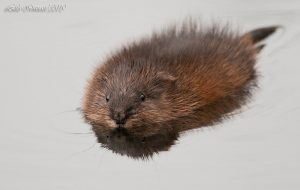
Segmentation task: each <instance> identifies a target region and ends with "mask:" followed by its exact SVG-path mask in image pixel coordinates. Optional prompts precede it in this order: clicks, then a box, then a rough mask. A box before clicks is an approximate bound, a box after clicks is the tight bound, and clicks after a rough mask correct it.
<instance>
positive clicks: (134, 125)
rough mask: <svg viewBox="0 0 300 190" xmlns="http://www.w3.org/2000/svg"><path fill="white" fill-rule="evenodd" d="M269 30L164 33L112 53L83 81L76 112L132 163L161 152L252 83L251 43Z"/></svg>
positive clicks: (238, 101) (236, 104)
mask: <svg viewBox="0 0 300 190" xmlns="http://www.w3.org/2000/svg"><path fill="white" fill-rule="evenodd" d="M275 29H276V27H267V28H261V29H257V30H254V31H251V32H248V33H246V34H243V35H240V34H238V33H235V32H231V31H230V30H229V29H228V27H219V26H212V27H209V28H207V29H202V28H199V27H198V26H197V24H195V23H193V24H184V25H182V26H180V27H179V28H178V27H175V26H174V27H170V28H169V29H168V30H165V31H163V32H160V33H154V34H153V35H152V36H151V37H149V38H144V39H142V40H140V41H137V42H133V43H131V44H129V45H127V46H125V47H123V48H121V49H120V50H118V51H117V52H115V53H114V54H113V55H111V56H110V57H109V58H108V59H107V60H106V61H105V62H104V63H103V64H101V65H100V66H99V67H98V68H97V69H96V71H95V73H94V74H93V76H92V78H91V80H90V81H89V84H88V87H87V91H86V94H85V97H84V101H83V106H82V110H83V113H84V117H85V120H86V121H87V122H88V123H90V124H91V125H92V129H93V131H94V132H95V134H96V136H97V139H98V141H99V143H101V144H102V146H103V147H106V148H108V149H110V150H112V151H114V152H117V153H120V154H122V155H123V154H124V155H127V156H130V157H133V158H147V157H149V156H152V155H153V154H154V153H157V152H159V151H165V150H168V149H169V148H170V147H171V145H173V144H174V142H175V141H176V140H177V138H178V137H179V135H180V133H181V132H183V131H187V130H190V129H195V128H200V127H203V126H209V125H213V124H214V123H216V122H220V121H221V120H222V119H223V118H226V117H227V116H228V114H229V113H231V112H232V111H234V110H236V109H238V108H240V107H241V106H242V105H244V104H245V103H246V102H247V100H248V99H249V97H251V92H252V90H253V89H254V88H255V86H256V84H257V72H256V70H255V62H256V57H257V54H258V53H259V52H260V50H261V49H262V48H263V47H264V45H261V44H258V43H259V42H260V41H261V40H263V39H264V38H266V37H267V36H269V35H270V34H272V33H273V32H274V31H275Z"/></svg>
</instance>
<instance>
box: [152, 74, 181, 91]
mask: <svg viewBox="0 0 300 190" xmlns="http://www.w3.org/2000/svg"><path fill="white" fill-rule="evenodd" d="M175 82H176V77H174V76H172V75H171V74H169V73H166V72H158V73H156V76H155V78H154V80H152V85H151V86H152V87H153V88H152V90H151V91H152V92H153V93H154V94H156V95H158V94H161V93H162V92H164V91H165V90H167V89H170V88H172V87H174V85H175Z"/></svg>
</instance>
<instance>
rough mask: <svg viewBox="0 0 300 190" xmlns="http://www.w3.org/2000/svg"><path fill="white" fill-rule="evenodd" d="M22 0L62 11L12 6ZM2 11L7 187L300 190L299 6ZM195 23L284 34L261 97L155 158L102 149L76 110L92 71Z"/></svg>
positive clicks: (268, 56) (234, 2) (146, 5)
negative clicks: (154, 34) (158, 34)
mask: <svg viewBox="0 0 300 190" xmlns="http://www.w3.org/2000/svg"><path fill="white" fill-rule="evenodd" d="M14 3H15V6H19V5H20V6H21V7H22V6H30V5H34V6H48V5H49V4H50V5H53V4H58V5H62V6H63V10H61V12H54V13H34V12H30V11H27V12H26V11H24V12H22V11H20V12H8V11H5V8H7V7H8V6H13V4H14ZM18 3H20V4H18ZM0 8H1V9H0V25H1V30H0V52H1V53H0V88H1V93H0V115H1V117H0V126H1V131H0V150H1V152H0V179H1V182H0V189H3V190H18V189H22V190H23V189H30V190H35V189H38V190H39V189H49V190H53V189H72V190H75V189H104V188H105V189H131V190H141V189H149V190H152V189H159V190H160V189H162V190H165V189H173V190H175V189H176V190H177V189H178V190H181V189H188V190H193V189H195V190H196V189H197V190H198V189H205V190H218V189H222V190H225V189H230V190H234V189H236V190H241V189H243V190H254V189H255V190H282V189H287V190H298V189H300V180H299V176H300V162H299V160H300V149H299V145H300V138H299V136H300V128H299V126H300V125H299V123H300V117H299V115H300V99H299V98H300V82H299V80H300V77H299V71H300V63H299V53H300V25H299V22H300V1H298V0H289V1H287V0H286V1H280V0H265V1H258V0H252V1H246V0H227V1H216V0H202V1H201V0H184V1H177V0H166V1H160V0H151V1H150V0H149V1H138V0H135V1H129V0H128V1H111V0H110V1H108V0H101V1H96V0H91V1H85V2H83V1H78V0H76V1H75V0H73V1H61V0H59V1H46V0H45V1H38V3H37V1H26V2H25V1H8V0H2V1H1V2H0ZM187 16H193V17H196V18H201V19H202V21H203V22H210V21H212V20H220V21H230V22H231V23H232V24H233V25H234V26H238V28H240V29H242V30H248V29H253V28H256V27H260V26H267V25H273V24H276V25H282V26H283V27H284V29H282V30H280V31H279V32H277V33H276V34H275V35H274V36H273V37H272V38H270V39H268V41H267V43H268V45H267V47H266V49H265V50H264V51H263V52H262V54H261V56H260V59H259V63H258V64H257V68H258V69H259V71H260V72H261V75H262V77H261V80H260V87H261V88H260V90H259V91H257V93H256V94H255V98H254V100H253V101H252V103H251V104H249V105H248V106H247V107H245V109H244V112H243V113H242V114H240V115H237V116H236V117H234V118H232V119H231V120H228V121H226V122H224V123H222V124H220V125H218V126H216V127H213V128H207V129H203V130H198V131H194V132H191V133H189V134H186V135H184V136H183V137H182V138H181V139H180V141H178V144H177V145H176V146H174V147H173V148H172V149H171V151H169V152H165V153H162V154H160V155H159V156H155V157H154V158H153V160H149V161H148V162H142V161H135V160H131V159H128V158H126V157H121V156H119V155H115V154H113V153H111V152H109V151H106V150H104V149H102V148H99V146H98V145H97V144H96V141H95V137H94V135H93V134H90V128H89V126H88V125H86V124H84V123H83V122H82V119H81V116H80V114H79V113H78V112H76V111H72V110H75V109H76V108H77V107H79V106H80V103H81V98H82V95H83V91H84V86H85V84H86V81H87V79H88V78H89V76H90V73H91V72H92V70H93V68H95V66H97V65H98V64H99V63H100V62H101V60H103V59H104V58H105V56H106V55H107V54H108V53H110V52H111V50H113V49H114V48H117V47H119V46H120V45H122V44H124V43H127V42H129V41H131V40H133V39H136V38H138V37H141V36H143V35H145V34H146V35H147V34H149V33H150V32H151V31H152V29H159V28H160V27H161V26H165V24H168V23H170V22H176V21H180V20H182V19H184V18H186V17H187ZM77 133H85V134H77Z"/></svg>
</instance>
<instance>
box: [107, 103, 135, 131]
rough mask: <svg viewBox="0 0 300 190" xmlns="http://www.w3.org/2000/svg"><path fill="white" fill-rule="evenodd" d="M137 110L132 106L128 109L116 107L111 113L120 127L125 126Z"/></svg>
mask: <svg viewBox="0 0 300 190" xmlns="http://www.w3.org/2000/svg"><path fill="white" fill-rule="evenodd" d="M134 114H135V111H134V109H133V108H132V107H129V108H128V109H126V110H125V109H115V110H113V111H112V113H111V118H112V119H113V120H114V121H115V123H116V124H117V126H118V127H123V126H124V125H125V123H126V121H127V119H128V118H129V117H130V116H131V115H134Z"/></svg>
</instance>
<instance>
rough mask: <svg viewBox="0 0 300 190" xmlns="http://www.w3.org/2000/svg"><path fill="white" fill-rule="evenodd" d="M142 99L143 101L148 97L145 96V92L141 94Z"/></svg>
mask: <svg viewBox="0 0 300 190" xmlns="http://www.w3.org/2000/svg"><path fill="white" fill-rule="evenodd" d="M140 99H141V100H142V101H145V99H146V97H145V95H144V94H143V93H142V94H141V95H140Z"/></svg>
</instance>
